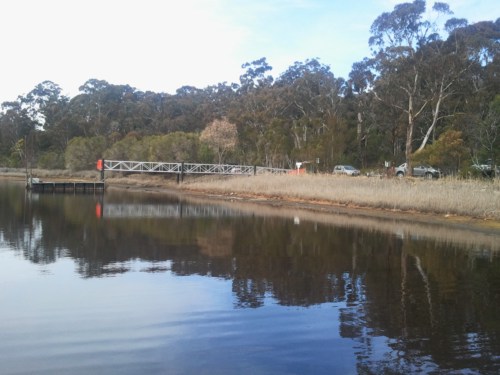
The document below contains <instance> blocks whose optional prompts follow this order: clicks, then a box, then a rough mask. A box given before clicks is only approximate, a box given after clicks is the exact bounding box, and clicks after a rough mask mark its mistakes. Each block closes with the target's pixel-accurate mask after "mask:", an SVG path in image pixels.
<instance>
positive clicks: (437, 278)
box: [0, 185, 500, 373]
mask: <svg viewBox="0 0 500 375" xmlns="http://www.w3.org/2000/svg"><path fill="white" fill-rule="evenodd" d="M1 189H3V190H2V191H0V205H1V207H2V210H1V213H0V244H4V245H3V246H5V244H7V245H8V247H9V248H10V249H12V251H14V252H18V253H22V255H23V258H24V259H26V260H29V261H30V262H33V263H37V264H50V263H53V262H56V261H57V260H58V259H62V258H64V259H72V260H73V261H74V262H75V264H76V265H77V267H76V272H77V273H78V274H79V275H80V276H81V277H83V278H96V277H104V276H112V275H117V274H124V273H127V272H129V271H130V270H131V268H132V267H133V263H132V262H133V260H135V259H140V260H141V261H145V262H146V263H147V266H145V267H142V268H141V269H140V270H139V272H148V273H162V272H171V273H172V274H174V275H177V276H187V275H202V276H209V277H211V278H220V279H224V280H229V281H230V282H231V287H232V293H233V306H234V308H236V309H248V308H253V309H255V308H260V307H263V306H265V305H266V303H267V304H269V303H276V304H278V305H280V306H290V307H292V306H301V307H311V306H319V305H322V304H326V303H331V304H334V305H335V304H338V306H340V307H339V318H338V319H339V332H340V336H341V337H343V338H349V339H352V340H354V341H355V342H356V343H357V345H356V357H357V371H358V372H359V373H386V372H392V373H404V372H407V373H415V372H430V371H435V370H436V369H439V368H446V369H448V370H450V371H452V370H463V369H469V370H470V372H477V371H480V372H488V371H491V372H494V371H496V370H499V369H500V359H499V355H500V335H499V334H500V319H499V313H500V259H499V257H498V255H497V251H498V248H497V246H498V244H499V241H498V240H499V238H500V237H498V235H496V234H492V233H481V232H466V231H464V230H463V229H461V230H460V231H453V230H450V229H447V228H440V227H437V226H436V225H431V226H426V225H424V224H414V225H412V224H411V223H405V222H397V221H394V220H385V221H384V220H381V219H379V220H374V219H370V218H359V217H348V216H345V215H344V216H341V217H338V216H336V215H332V214H318V213H308V212H303V211H300V212H298V211H295V210H282V209H281V210H268V209H264V208H263V207H259V209H258V210H259V211H260V212H256V211H255V208H253V211H252V209H251V208H249V207H247V206H245V205H242V204H236V203H234V202H233V203H225V204H222V203H221V204H218V205H215V204H213V203H211V204H207V203H206V202H202V201H188V200H186V199H185V198H182V197H178V196H169V197H164V196H159V195H140V194H127V193H112V194H106V195H105V196H104V198H103V197H102V196H92V195H36V194H26V193H25V192H24V190H23V189H19V187H18V186H15V185H7V186H4V187H2V188H1ZM298 218H299V219H298ZM336 221H338V222H339V223H337V224H336V223H335V222H336ZM376 222H378V223H377V224H378V226H377V224H376ZM464 232H465V235H464ZM471 233H473V238H472V240H471ZM462 237H463V240H460V238H462ZM270 301H272V302H270ZM380 337H386V338H387V341H386V342H385V343H384V345H388V347H389V348H390V350H389V351H387V350H386V351H384V352H383V353H380V352H379V351H378V350H377V348H379V347H380V345H379V344H378V343H377V340H378V339H379V338H380Z"/></svg>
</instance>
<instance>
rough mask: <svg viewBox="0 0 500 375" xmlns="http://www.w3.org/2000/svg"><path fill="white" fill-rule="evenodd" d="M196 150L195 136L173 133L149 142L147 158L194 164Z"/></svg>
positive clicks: (197, 145)
mask: <svg viewBox="0 0 500 375" xmlns="http://www.w3.org/2000/svg"><path fill="white" fill-rule="evenodd" d="M198 149H199V136H198V135H197V134H194V133H184V132H174V133H170V134H167V135H163V136H158V137H155V138H153V139H152V140H151V142H150V155H149V158H150V159H151V160H158V161H166V162H183V161H184V162H196V161H197V160H198Z"/></svg>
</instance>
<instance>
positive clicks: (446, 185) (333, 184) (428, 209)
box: [183, 175, 500, 220]
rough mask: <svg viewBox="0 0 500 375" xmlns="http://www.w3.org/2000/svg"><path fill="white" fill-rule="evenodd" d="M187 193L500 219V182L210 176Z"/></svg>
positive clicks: (192, 183)
mask: <svg viewBox="0 0 500 375" xmlns="http://www.w3.org/2000/svg"><path fill="white" fill-rule="evenodd" d="M183 188H184V189H189V190H201V191H206V192H213V193H217V194H238V195H250V196H264V197H273V198H278V199H293V200H304V201H316V202H318V201H321V202H324V203H330V204H338V205H346V206H353V207H366V208H379V209H387V210H397V211H417V212H423V213H433V214H442V215H460V216H469V217H476V218H483V219H494V220H500V180H498V179H495V180H460V179H454V178H443V179H439V180H432V181H429V180H425V179H415V178H403V179H398V178H371V177H347V176H332V175H299V176H296V175H259V176H238V177H233V176H232V177H225V178H221V177H210V178H203V179H193V180H188V181H185V182H184V184H183Z"/></svg>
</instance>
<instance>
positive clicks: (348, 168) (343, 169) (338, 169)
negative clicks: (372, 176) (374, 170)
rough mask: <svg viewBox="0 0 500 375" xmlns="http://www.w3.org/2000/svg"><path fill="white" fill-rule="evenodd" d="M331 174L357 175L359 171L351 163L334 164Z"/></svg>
mask: <svg viewBox="0 0 500 375" xmlns="http://www.w3.org/2000/svg"><path fill="white" fill-rule="evenodd" d="M333 174H345V175H348V176H359V174H360V172H359V170H358V169H356V168H354V167H353V166H352V165H336V166H335V167H334V168H333Z"/></svg>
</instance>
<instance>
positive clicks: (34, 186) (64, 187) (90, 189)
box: [28, 182, 105, 193]
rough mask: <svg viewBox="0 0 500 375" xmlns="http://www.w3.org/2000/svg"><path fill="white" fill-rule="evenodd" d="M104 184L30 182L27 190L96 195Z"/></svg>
mask: <svg viewBox="0 0 500 375" xmlns="http://www.w3.org/2000/svg"><path fill="white" fill-rule="evenodd" d="M104 188H105V187H104V182H32V183H31V184H30V185H28V189H29V190H31V191H33V192H37V193H98V192H104Z"/></svg>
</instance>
